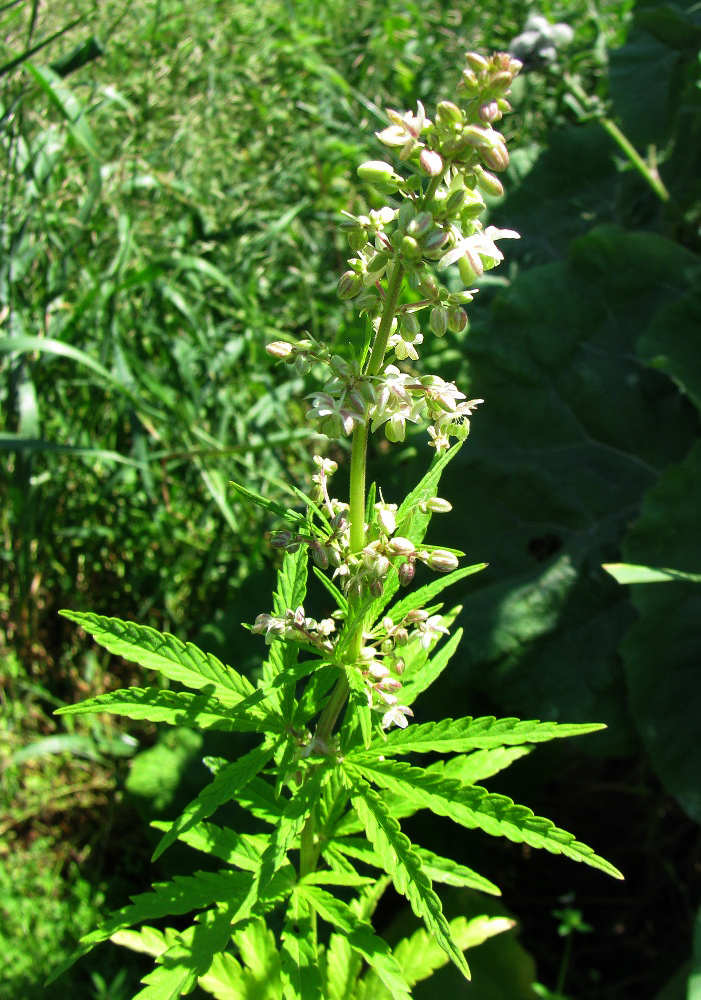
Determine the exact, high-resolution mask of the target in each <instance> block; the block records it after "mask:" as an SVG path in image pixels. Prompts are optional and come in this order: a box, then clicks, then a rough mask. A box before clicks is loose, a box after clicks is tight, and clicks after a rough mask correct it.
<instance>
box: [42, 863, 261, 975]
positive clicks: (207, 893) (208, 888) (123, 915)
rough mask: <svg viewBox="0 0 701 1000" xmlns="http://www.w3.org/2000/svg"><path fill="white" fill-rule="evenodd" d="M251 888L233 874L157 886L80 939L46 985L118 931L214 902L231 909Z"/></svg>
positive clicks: (177, 878) (247, 879)
mask: <svg viewBox="0 0 701 1000" xmlns="http://www.w3.org/2000/svg"><path fill="white" fill-rule="evenodd" d="M250 884H251V876H250V875H248V874H247V873H245V872H232V871H220V872H195V874H194V875H176V876H174V878H173V880H172V881H171V882H162V883H157V884H156V885H154V886H153V891H152V892H145V893H142V894H141V895H138V896H133V897H132V902H131V904H130V905H129V906H124V907H122V909H121V910H116V911H115V912H114V913H113V914H112V915H111V916H110V917H109V918H108V919H107V920H106V921H104V923H102V924H101V925H100V926H99V927H98V928H97V929H96V930H94V931H91V932H90V933H89V934H86V935H85V936H84V937H82V938H81V939H80V942H79V945H78V948H77V949H76V951H75V952H74V953H73V954H72V955H71V956H70V958H68V959H66V960H65V961H64V962H62V963H61V965H60V966H59V967H58V968H57V969H56V971H55V972H53V973H52V974H51V977H50V978H49V979H48V980H47V984H48V983H52V982H53V981H54V980H55V979H57V978H58V977H59V976H60V975H61V974H62V973H63V972H65V971H66V969H69V968H70V967H71V965H73V963H74V962H75V961H77V960H78V959H79V958H81V957H82V956H83V955H87V953H88V952H89V951H91V950H92V949H93V948H94V947H95V945H96V944H100V943H101V942H102V941H107V939H108V938H110V937H112V935H113V934H115V933H116V932H117V931H120V930H124V929H125V928H127V927H132V926H133V925H134V924H138V923H140V922H141V921H142V920H157V919H159V918H161V917H168V916H177V915H179V914H183V913H189V912H190V911H191V910H202V909H206V908H207V907H211V906H212V904H213V903H217V902H222V903H227V904H231V905H232V906H233V905H234V904H235V903H236V901H237V900H239V899H243V898H244V897H245V895H246V893H247V892H248V889H249V887H250Z"/></svg>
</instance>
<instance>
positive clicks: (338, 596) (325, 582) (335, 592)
mask: <svg viewBox="0 0 701 1000" xmlns="http://www.w3.org/2000/svg"><path fill="white" fill-rule="evenodd" d="M0 447H2V438H1V437H0ZM312 569H313V571H314V576H315V577H316V578H317V580H319V581H320V582H321V584H322V586H323V587H324V588H325V589H326V590H328V592H329V594H331V597H332V598H333V599H334V601H335V602H336V607H337V608H338V609H339V610H340V611H342V612H343V613H344V614H345V613H346V611H347V610H348V601H347V600H346V598H345V597H344V596H343V594H342V593H341V591H340V590H339V589H338V587H337V586H336V584H335V583H334V582H333V580H330V579H329V577H328V576H327V575H326V573H323V572H322V571H321V570H320V569H319V567H318V566H312Z"/></svg>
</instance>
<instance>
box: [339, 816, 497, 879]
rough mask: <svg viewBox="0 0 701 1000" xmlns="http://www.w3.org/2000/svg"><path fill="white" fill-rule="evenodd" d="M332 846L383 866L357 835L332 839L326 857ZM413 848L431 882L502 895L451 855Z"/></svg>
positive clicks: (375, 854)
mask: <svg viewBox="0 0 701 1000" xmlns="http://www.w3.org/2000/svg"><path fill="white" fill-rule="evenodd" d="M390 811H391V810H390ZM329 847H331V848H332V849H335V850H336V851H338V852H340V853H341V854H347V855H348V857H350V858H355V859H356V860H357V861H362V862H364V863H365V864H368V865H373V866H374V867H376V868H382V867H383V866H382V862H381V860H380V858H379V856H378V854H377V853H376V852H375V851H374V850H373V849H372V847H370V845H369V844H368V843H367V841H365V840H361V839H359V838H355V837H334V838H331V839H330V840H328V841H327V842H326V843H325V844H324V857H326V856H327V854H326V852H327V850H328V848H329ZM414 850H415V851H416V853H417V854H418V856H419V858H420V859H421V863H422V864H423V866H424V871H425V872H426V874H427V875H428V877H429V878H430V879H431V881H432V882H442V883H443V884H445V885H453V886H457V887H467V888H470V889H477V890H479V891H480V892H487V893H490V894H491V895H493V896H500V895H501V891H500V889H499V888H498V886H496V885H494V883H493V882H490V881H489V879H487V878H484V876H483V875H478V874H477V872H474V871H473V870H472V869H471V868H467V867H466V866H465V865H461V864H458V862H457V861H453V860H451V859H450V858H443V857H441V856H440V855H438V854H434V853H433V851H427V850H425V849H424V848H423V847H417V846H416V844H414Z"/></svg>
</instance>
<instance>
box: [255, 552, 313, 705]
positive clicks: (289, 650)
mask: <svg viewBox="0 0 701 1000" xmlns="http://www.w3.org/2000/svg"><path fill="white" fill-rule="evenodd" d="M308 563H309V560H308V558H307V551H306V547H305V546H301V547H300V548H299V549H298V550H297V551H296V552H289V551H288V552H285V556H284V558H283V560H282V566H281V567H280V569H279V570H278V574H277V589H276V591H275V593H274V594H273V612H274V614H276V615H279V616H281V617H284V615H285V612H286V611H288V610H291V611H294V610H295V608H297V607H299V605H303V604H304V598H305V595H306V592H307V575H308V569H309V567H308ZM298 655H299V648H298V647H297V646H296V645H295V644H294V643H291V642H289V643H288V642H273V643H271V645H270V646H269V652H268V656H267V659H266V660H265V661H264V663H263V681H264V683H265V685H266V687H267V688H269V690H270V691H271V694H270V703H271V704H272V707H273V709H274V710H276V711H278V712H279V713H280V714H281V715H282V716H283V718H284V719H285V721H286V722H287V723H291V722H292V714H293V706H294V688H293V687H292V685H288V686H286V687H284V688H280V689H277V690H276V689H275V688H274V687H273V682H274V681H275V678H276V677H278V676H279V675H280V674H285V673H286V672H287V671H289V670H292V669H294V667H295V665H296V663H297V657H298Z"/></svg>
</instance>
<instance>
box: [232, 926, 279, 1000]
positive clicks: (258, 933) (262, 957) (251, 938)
mask: <svg viewBox="0 0 701 1000" xmlns="http://www.w3.org/2000/svg"><path fill="white" fill-rule="evenodd" d="M233 939H234V944H235V945H236V947H237V948H238V950H239V954H240V957H241V961H242V962H243V964H244V966H245V978H246V979H248V980H249V982H248V989H249V990H250V993H246V992H242V993H240V994H238V993H237V994H231V993H229V995H228V997H229V998H231V997H232V996H242V997H245V996H249V995H250V996H255V997H256V998H260V1000H280V993H281V989H282V986H281V982H280V955H279V953H278V947H277V941H276V940H275V935H274V934H273V932H272V931H271V930H270V929H269V928H268V927H267V926H266V924H265V922H264V921H263V920H250V921H248V923H247V924H246V925H245V927H243V929H242V930H240V931H236V932H235V933H234V935H233Z"/></svg>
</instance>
